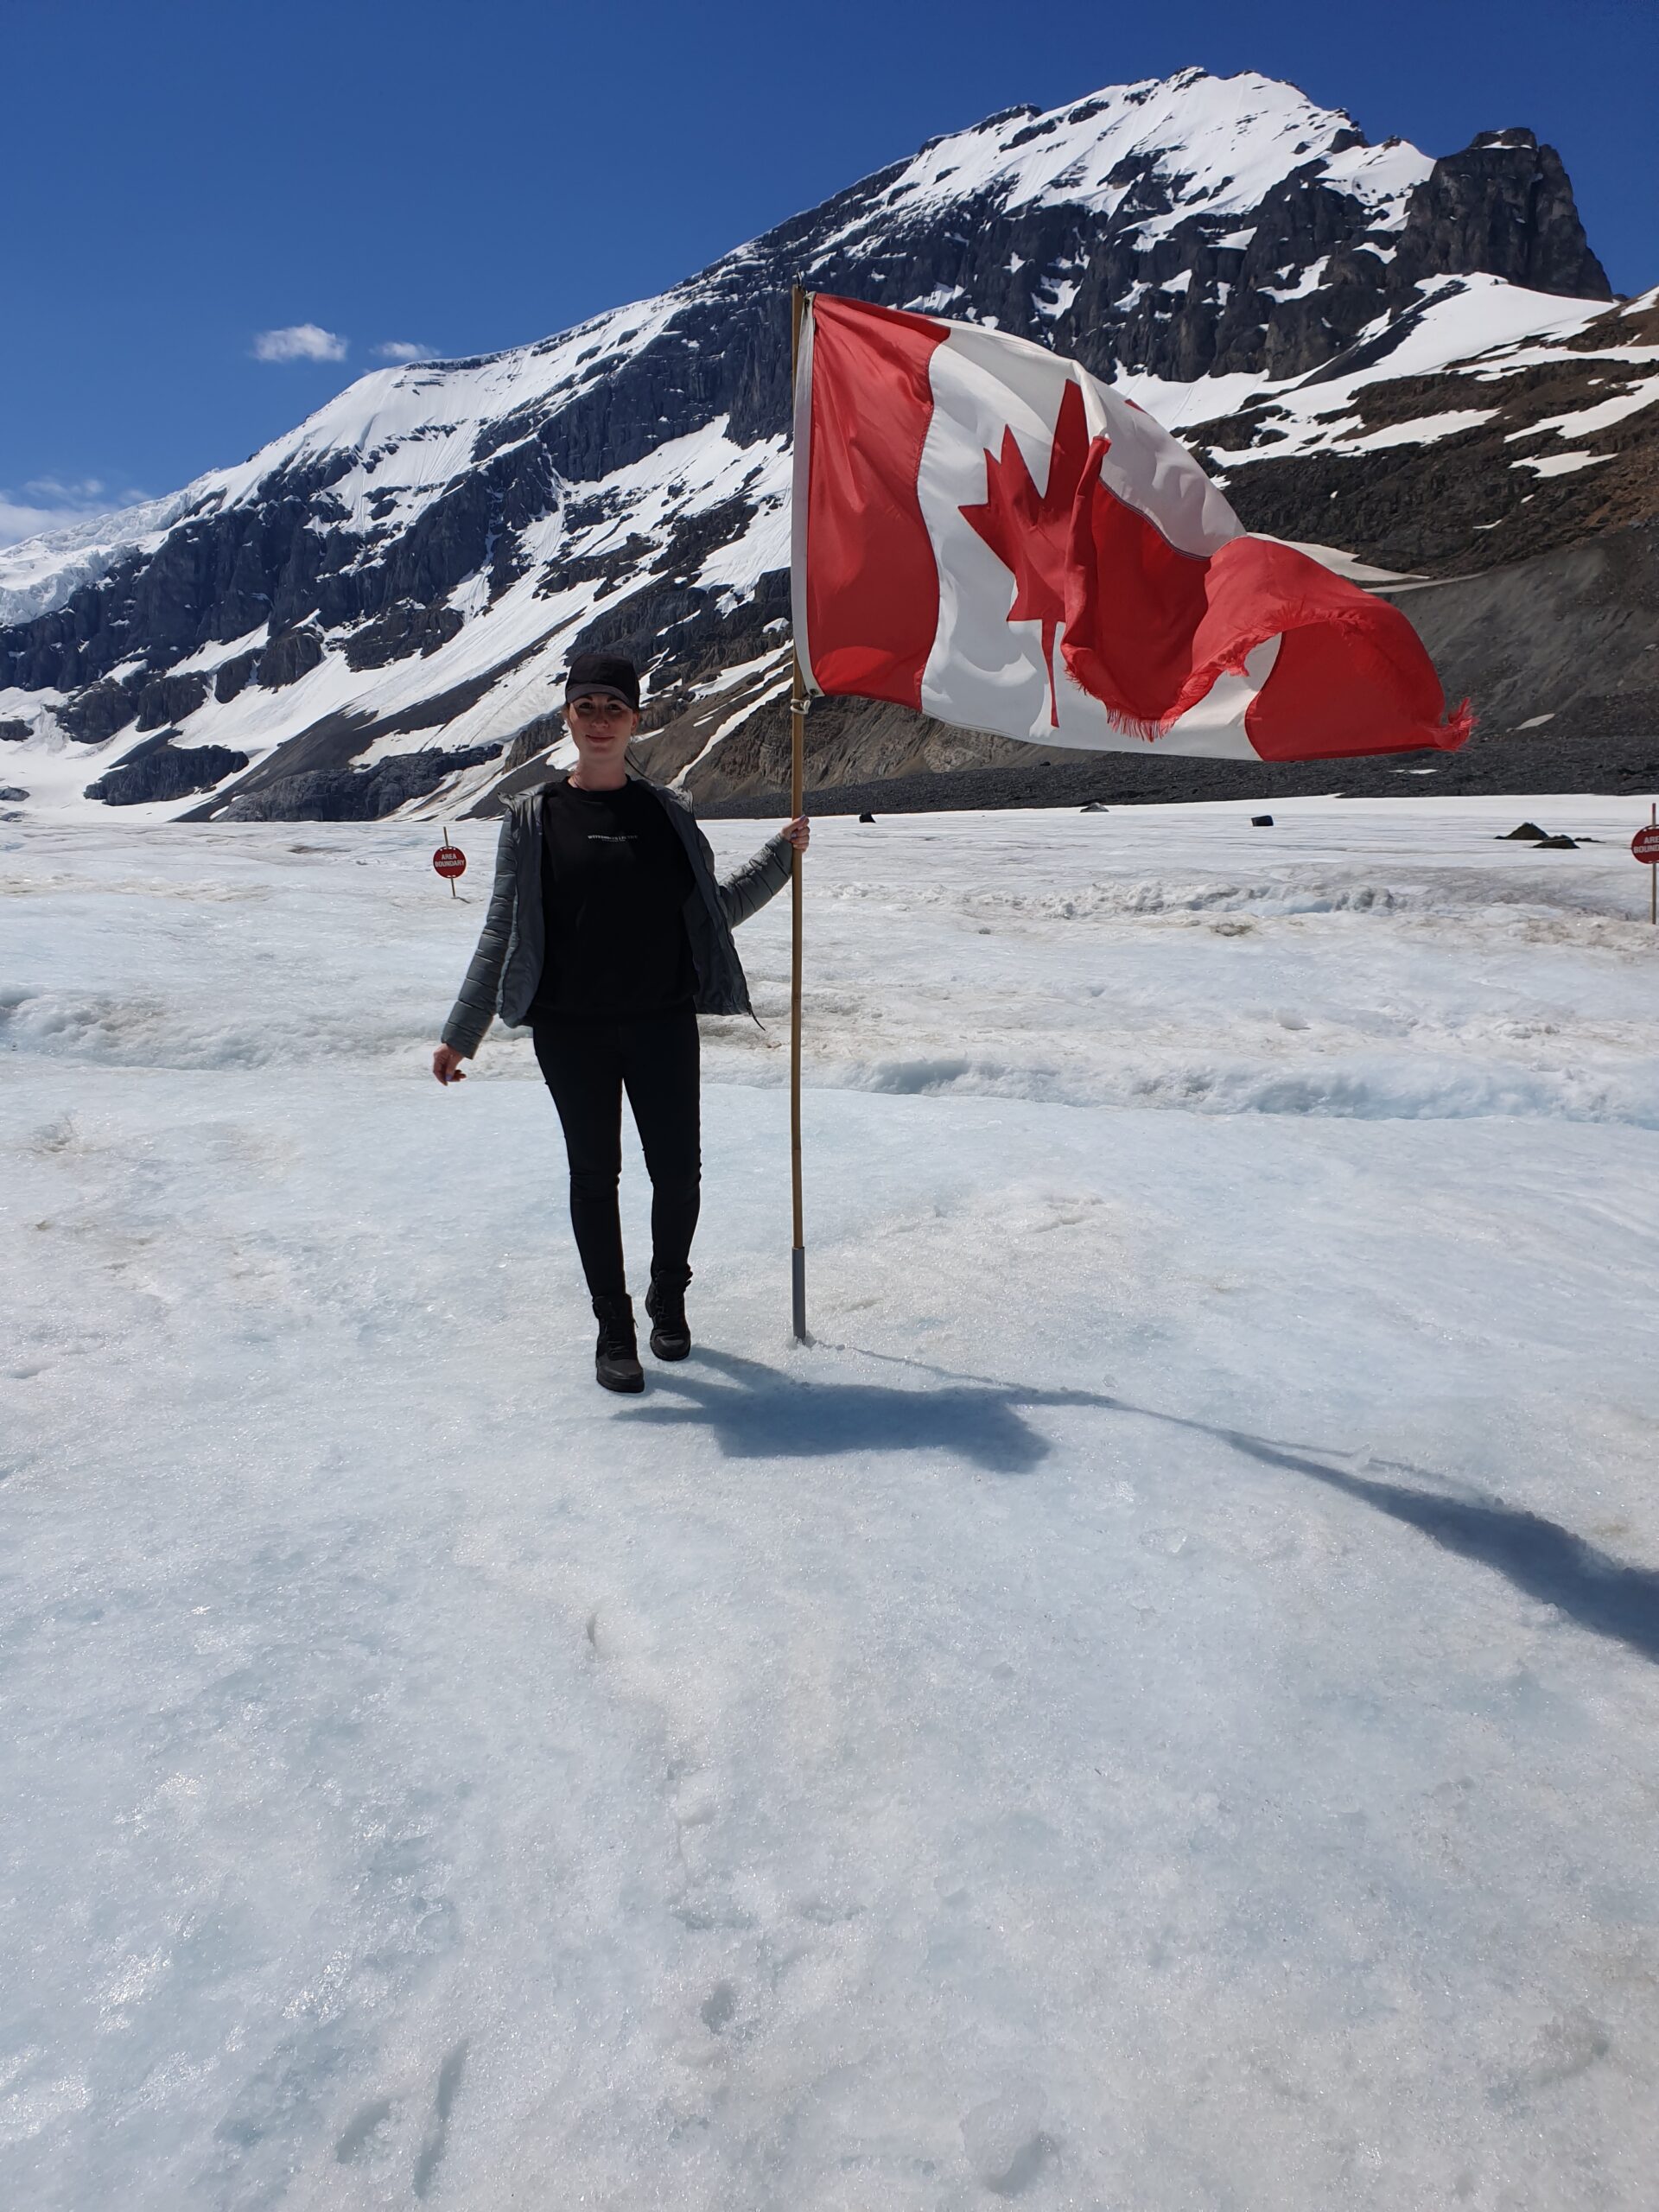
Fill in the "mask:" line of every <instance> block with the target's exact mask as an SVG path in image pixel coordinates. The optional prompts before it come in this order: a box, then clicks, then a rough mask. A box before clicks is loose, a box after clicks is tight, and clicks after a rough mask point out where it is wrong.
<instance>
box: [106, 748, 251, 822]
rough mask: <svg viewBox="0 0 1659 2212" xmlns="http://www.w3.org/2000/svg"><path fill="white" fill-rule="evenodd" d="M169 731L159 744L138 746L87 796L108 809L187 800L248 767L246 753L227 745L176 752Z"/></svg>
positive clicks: (181, 749)
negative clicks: (168, 800)
mask: <svg viewBox="0 0 1659 2212" xmlns="http://www.w3.org/2000/svg"><path fill="white" fill-rule="evenodd" d="M173 734H174V733H173V732H172V731H170V730H169V731H168V733H167V735H166V736H165V737H163V738H162V741H161V742H160V743H159V744H149V745H144V746H139V747H135V749H134V750H133V752H131V753H129V754H128V756H127V758H126V759H125V760H123V761H122V762H120V763H119V765H118V766H116V767H113V768H111V769H110V770H109V772H107V774H105V775H102V776H100V777H99V779H98V781H97V782H96V783H93V784H88V785H87V786H86V797H87V798H99V799H102V800H103V802H104V804H105V806H146V805H149V804H152V803H153V802H154V801H156V799H168V798H189V796H190V794H191V793H192V791H211V790H212V788H213V785H215V784H218V783H222V782H223V781H224V779H225V778H226V776H230V775H234V774H236V773H237V772H238V771H239V770H241V769H243V768H245V767H246V766H247V765H248V756H247V754H246V753H234V752H232V749H231V747H229V746H228V745H187V746H181V747H177V748H176V749H175V747H173V746H172V745H170V744H169V743H168V738H170V737H171V736H172V735H173Z"/></svg>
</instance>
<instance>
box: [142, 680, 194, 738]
mask: <svg viewBox="0 0 1659 2212" xmlns="http://www.w3.org/2000/svg"><path fill="white" fill-rule="evenodd" d="M206 697H207V677H205V676H201V675H198V674H195V673H192V674H191V675H189V676H156V677H151V678H150V680H149V683H146V684H145V686H144V688H143V690H142V691H141V692H140V693H139V695H138V727H139V728H140V729H159V728H161V727H162V723H163V722H181V721H186V720H188V717H189V716H190V715H194V713H195V711H196V709H197V708H198V707H199V706H200V704H201V702H202V701H203V700H204V699H205V698H206Z"/></svg>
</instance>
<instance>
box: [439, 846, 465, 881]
mask: <svg viewBox="0 0 1659 2212" xmlns="http://www.w3.org/2000/svg"><path fill="white" fill-rule="evenodd" d="M432 865H433V867H434V868H436V870H437V871H438V874H440V875H447V876H455V875H465V874H466V873H467V855H466V854H465V853H463V852H462V851H461V847H460V846H459V845H440V846H439V847H438V849H437V851H436V852H435V853H434V854H433V855H432Z"/></svg>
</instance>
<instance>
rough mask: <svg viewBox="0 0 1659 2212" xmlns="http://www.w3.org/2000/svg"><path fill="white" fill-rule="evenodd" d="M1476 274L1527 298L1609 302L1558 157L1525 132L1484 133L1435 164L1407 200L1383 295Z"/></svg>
mask: <svg viewBox="0 0 1659 2212" xmlns="http://www.w3.org/2000/svg"><path fill="white" fill-rule="evenodd" d="M1470 270H1486V271H1487V272H1488V273H1489V274H1491V276H1494V277H1506V278H1507V279H1508V280H1509V282H1510V283H1512V284H1524V285H1526V286H1527V288H1528V289H1529V290H1531V291H1535V292H1561V293H1565V294H1566V295H1567V296H1568V297H1570V298H1573V299H1585V300H1608V299H1611V297H1612V290H1611V286H1610V285H1609V284H1608V282H1607V272H1606V271H1605V270H1604V269H1603V267H1602V265H1601V264H1600V262H1599V261H1598V260H1597V258H1596V257H1595V255H1594V254H1593V253H1592V252H1591V251H1590V241H1589V239H1588V238H1586V236H1585V234H1584V226H1583V224H1582V223H1581V222H1580V220H1579V211H1578V209H1577V207H1575V206H1574V205H1573V188H1572V186H1571V185H1570V184H1569V183H1568V182H1567V171H1566V170H1565V169H1564V168H1562V166H1561V157H1560V155H1559V154H1558V153H1557V152H1556V151H1555V149H1554V147H1553V146H1541V145H1540V144H1539V143H1538V141H1537V140H1536V139H1535V137H1533V135H1532V133H1531V131H1530V130H1501V131H1493V130H1484V131H1483V132H1482V133H1481V134H1480V136H1479V137H1478V138H1477V139H1476V140H1475V142H1474V143H1473V144H1472V145H1471V146H1469V147H1466V148H1465V150H1464V151H1463V152H1462V153H1461V154H1452V155H1449V156H1446V159H1445V160H1443V161H1439V162H1435V164H1434V169H1433V175H1431V176H1430V177H1429V178H1428V180H1427V182H1426V183H1424V184H1421V185H1419V186H1418V188H1417V189H1416V191H1415V192H1414V194H1412V197H1411V201H1410V204H1409V206H1408V207H1407V210H1406V228H1405V234H1404V236H1403V237H1402V239H1401V242H1400V251H1399V255H1398V257H1397V258H1396V260H1395V270H1394V277H1393V283H1392V288H1391V289H1392V290H1393V292H1394V295H1395V296H1396V297H1400V296H1403V295H1404V293H1405V292H1406V291H1407V290H1408V289H1409V287H1410V286H1411V285H1413V284H1414V283H1416V282H1417V281H1418V280H1419V279H1420V278H1421V277H1440V276H1446V275H1447V274H1455V275H1463V274H1465V273H1467V272H1468V271H1470Z"/></svg>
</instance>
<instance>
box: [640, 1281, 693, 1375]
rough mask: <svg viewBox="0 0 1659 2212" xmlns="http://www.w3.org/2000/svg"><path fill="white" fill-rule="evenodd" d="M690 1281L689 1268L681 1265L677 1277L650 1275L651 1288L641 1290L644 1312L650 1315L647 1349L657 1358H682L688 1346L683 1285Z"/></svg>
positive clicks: (689, 1340) (689, 1346) (689, 1344)
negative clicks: (649, 1346)
mask: <svg viewBox="0 0 1659 2212" xmlns="http://www.w3.org/2000/svg"><path fill="white" fill-rule="evenodd" d="M690 1280H691V1270H690V1268H682V1269H681V1271H680V1275H679V1280H678V1281H675V1279H674V1278H673V1276H671V1275H659V1274H654V1273H653V1274H652V1278H651V1288H650V1289H649V1290H648V1291H647V1292H646V1293H645V1311H646V1313H649V1314H650V1316H651V1321H652V1330H651V1349H652V1354H653V1356H654V1357H656V1358H658V1359H683V1358H684V1357H685V1356H686V1354H687V1352H689V1351H690V1349H691V1330H690V1324H689V1323H688V1322H687V1320H686V1318H685V1286H686V1285H687V1283H689V1282H690Z"/></svg>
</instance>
